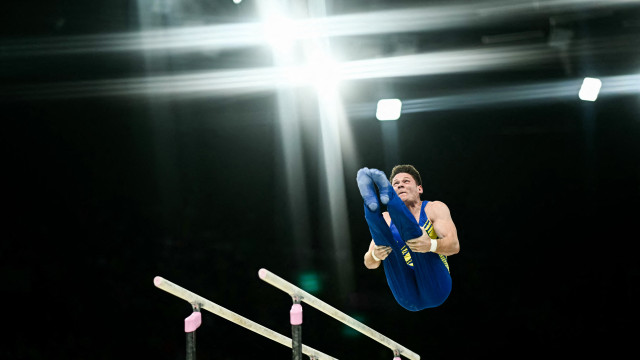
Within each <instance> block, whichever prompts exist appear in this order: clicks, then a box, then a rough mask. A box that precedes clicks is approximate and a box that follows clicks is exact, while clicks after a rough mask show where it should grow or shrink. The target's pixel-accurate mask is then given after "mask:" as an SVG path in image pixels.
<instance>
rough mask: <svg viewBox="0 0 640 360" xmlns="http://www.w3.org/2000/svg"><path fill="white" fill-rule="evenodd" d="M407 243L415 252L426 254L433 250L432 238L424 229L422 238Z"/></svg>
mask: <svg viewBox="0 0 640 360" xmlns="http://www.w3.org/2000/svg"><path fill="white" fill-rule="evenodd" d="M405 242H406V244H407V246H408V247H409V249H411V251H413V252H418V253H426V252H429V251H430V250H431V238H430V237H429V235H427V232H426V231H424V229H422V236H420V237H417V238H415V239H411V240H408V241H405Z"/></svg>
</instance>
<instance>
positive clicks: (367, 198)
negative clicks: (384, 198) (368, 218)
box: [356, 167, 380, 211]
mask: <svg viewBox="0 0 640 360" xmlns="http://www.w3.org/2000/svg"><path fill="white" fill-rule="evenodd" d="M356 181H357V182H358V189H359V190H360V195H361V196H362V199H363V200H364V204H365V205H366V206H367V207H368V208H369V210H371V211H376V210H378V209H379V208H380V204H378V194H377V193H376V188H375V186H374V185H373V179H371V176H370V175H369V169H368V168H366V167H365V168H362V169H360V170H358V174H357V175H356Z"/></svg>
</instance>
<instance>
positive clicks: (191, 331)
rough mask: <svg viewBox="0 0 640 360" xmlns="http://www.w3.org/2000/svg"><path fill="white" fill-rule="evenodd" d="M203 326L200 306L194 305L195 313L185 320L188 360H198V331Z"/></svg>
mask: <svg viewBox="0 0 640 360" xmlns="http://www.w3.org/2000/svg"><path fill="white" fill-rule="evenodd" d="M200 324H202V314H201V313H200V306H199V305H197V304H194V305H193V312H192V313H191V315H189V316H188V317H187V318H186V319H184V332H185V333H186V337H187V360H196V330H197V329H198V328H199V327H200Z"/></svg>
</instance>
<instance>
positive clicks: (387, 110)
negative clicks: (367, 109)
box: [376, 99, 402, 121]
mask: <svg viewBox="0 0 640 360" xmlns="http://www.w3.org/2000/svg"><path fill="white" fill-rule="evenodd" d="M401 109H402V102H401V101H400V100H399V99H381V100H380V101H378V108H377V110H376V118H377V119H378V120H380V121H384V120H398V119H399V118H400V111H401Z"/></svg>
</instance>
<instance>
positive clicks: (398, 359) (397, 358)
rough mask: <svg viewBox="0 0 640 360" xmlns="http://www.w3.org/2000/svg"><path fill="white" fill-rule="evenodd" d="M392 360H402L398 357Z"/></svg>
mask: <svg viewBox="0 0 640 360" xmlns="http://www.w3.org/2000/svg"><path fill="white" fill-rule="evenodd" d="M393 360H402V359H400V357H399V356H396V357H394V358H393Z"/></svg>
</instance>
